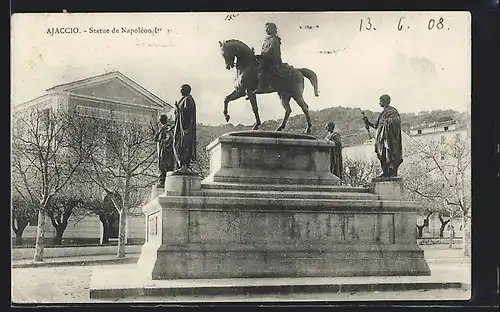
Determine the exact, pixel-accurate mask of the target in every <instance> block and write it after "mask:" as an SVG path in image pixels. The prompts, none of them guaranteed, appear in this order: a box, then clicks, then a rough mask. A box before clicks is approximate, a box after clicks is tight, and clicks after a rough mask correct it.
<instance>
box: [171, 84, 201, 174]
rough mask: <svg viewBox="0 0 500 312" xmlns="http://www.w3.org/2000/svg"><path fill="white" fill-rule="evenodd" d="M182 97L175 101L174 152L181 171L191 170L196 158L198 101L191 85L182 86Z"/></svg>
mask: <svg viewBox="0 0 500 312" xmlns="http://www.w3.org/2000/svg"><path fill="white" fill-rule="evenodd" d="M181 95H182V97H181V99H180V100H179V102H175V125H174V154H175V158H176V161H177V167H178V170H180V171H189V166H190V164H191V161H195V160H196V103H195V101H194V99H193V97H192V96H191V86H190V85H188V84H184V85H182V86H181Z"/></svg>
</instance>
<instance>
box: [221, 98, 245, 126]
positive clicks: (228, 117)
mask: <svg viewBox="0 0 500 312" xmlns="http://www.w3.org/2000/svg"><path fill="white" fill-rule="evenodd" d="M244 95H245V92H242V91H239V90H234V91H233V92H231V93H230V94H228V95H227V96H226V97H225V98H224V111H223V112H222V113H223V114H224V118H225V119H226V122H229V119H230V118H231V117H230V116H229V114H228V112H227V106H228V104H229V102H231V101H234V100H237V99H239V98H240V97H242V96H244Z"/></svg>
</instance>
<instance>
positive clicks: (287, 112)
mask: <svg viewBox="0 0 500 312" xmlns="http://www.w3.org/2000/svg"><path fill="white" fill-rule="evenodd" d="M280 98H281V105H282V106H283V108H284V109H285V116H283V121H282V122H281V125H280V126H279V127H278V128H276V131H281V130H283V129H285V126H286V122H287V121H288V117H290V114H291V113H292V108H291V107H290V99H291V96H289V95H286V94H280Z"/></svg>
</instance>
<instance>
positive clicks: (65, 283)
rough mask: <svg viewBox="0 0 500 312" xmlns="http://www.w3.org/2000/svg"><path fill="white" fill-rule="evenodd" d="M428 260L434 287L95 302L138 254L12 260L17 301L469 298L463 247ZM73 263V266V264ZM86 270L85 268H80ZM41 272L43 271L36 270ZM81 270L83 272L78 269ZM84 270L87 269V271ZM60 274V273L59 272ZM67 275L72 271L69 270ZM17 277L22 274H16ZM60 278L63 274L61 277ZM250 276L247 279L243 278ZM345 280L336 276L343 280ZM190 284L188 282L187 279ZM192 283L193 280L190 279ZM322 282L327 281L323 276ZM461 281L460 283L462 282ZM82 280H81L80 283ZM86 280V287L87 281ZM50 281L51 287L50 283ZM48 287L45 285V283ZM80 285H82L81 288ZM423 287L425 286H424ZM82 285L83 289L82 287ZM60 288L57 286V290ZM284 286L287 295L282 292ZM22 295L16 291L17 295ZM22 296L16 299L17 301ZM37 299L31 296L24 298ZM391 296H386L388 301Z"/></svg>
mask: <svg viewBox="0 0 500 312" xmlns="http://www.w3.org/2000/svg"><path fill="white" fill-rule="evenodd" d="M422 247H423V248H422V249H423V250H424V254H425V258H426V260H427V262H428V264H429V267H430V268H431V276H430V277H417V278H423V279H425V278H426V279H428V280H429V281H432V282H433V284H434V286H432V287H430V288H428V289H426V288H425V285H424V284H422V283H420V285H419V286H416V287H408V285H411V284H412V281H415V278H416V277H411V276H410V277H358V280H357V282H356V281H355V278H354V279H353V278H344V279H342V283H344V284H345V283H354V284H358V285H361V284H371V285H374V284H383V283H385V284H386V285H388V284H391V283H392V284H394V282H397V283H402V284H406V286H405V287H403V288H404V289H405V290H402V289H401V288H398V287H395V288H392V289H391V288H390V287H389V288H386V289H384V291H378V289H377V288H376V287H368V286H366V285H364V287H355V288H352V287H351V288H350V289H349V288H346V289H343V290H340V289H339V290H335V291H332V289H325V292H320V291H319V290H318V291H316V292H314V293H294V294H290V293H288V294H287V293H286V292H288V291H286V289H285V288H286V286H287V284H290V285H295V284H297V283H300V282H302V283H313V284H314V283H320V282H321V283H322V281H321V279H318V278H316V279H314V278H312V279H309V280H307V281H306V280H305V279H304V280H303V281H299V279H279V280H275V281H274V283H275V284H283V285H284V286H285V288H283V289H281V293H279V292H280V289H278V288H276V289H275V290H276V291H277V293H276V294H272V293H270V294H246V295H245V294H234V295H231V294H226V295H210V294H192V295H185V294H184V295H183V294H179V295H175V294H172V295H166V296H161V297H154V296H153V297H151V296H150V297H147V296H146V297H145V296H135V295H133V294H130V295H128V296H126V297H124V298H101V299H99V300H94V299H90V298H89V287H91V284H92V282H91V279H92V276H93V275H94V274H95V273H96V272H98V271H99V270H104V271H106V270H108V269H106V268H110V269H112V268H113V267H114V268H116V269H119V268H132V267H134V265H135V262H136V261H137V259H138V256H139V254H130V255H127V257H126V258H125V259H117V258H116V257H115V256H113V255H102V256H92V257H71V258H49V259H47V260H46V261H44V262H42V263H33V261H31V260H16V261H13V268H14V271H13V272H14V279H13V291H14V293H13V299H14V301H15V302H48V303H51V302H52V303H54V302H60V303H66V302H110V301H112V302H150V301H161V302H201V301H221V302H224V301H226V302H227V301H229V302H231V301H250V302H252V301H276V300H279V301H281V300H285V301H286V300H289V301H294V300H303V301H318V300H319V301H322V300H334V301H336V300H387V299H388V298H394V299H395V300H411V299H412V298H415V299H434V300H439V299H441V300H444V299H462V300H466V299H468V298H469V297H470V258H468V257H465V256H463V252H462V250H461V249H449V248H448V246H447V245H434V246H422ZM72 267H74V268H72ZM61 270H63V271H64V272H75V274H77V275H78V274H80V275H81V276H80V278H77V277H76V276H75V277H73V276H65V277H64V279H63V280H61V279H60V278H59V279H58V280H57V281H56V280H53V281H52V282H51V281H50V280H49V279H48V278H47V277H45V276H46V274H49V275H50V274H54V273H49V272H55V271H61ZM80 271H81V272H80ZM37 272H39V273H37ZM77 272H80V273H77ZM84 272H85V273H84ZM55 274H56V275H57V273H55ZM64 275H67V274H64ZM16 276H18V277H17V278H15V277H16ZM22 276H26V277H28V278H30V279H31V280H32V281H33V282H32V283H30V284H29V285H23V283H24V282H23V280H24V279H25V278H23V277H22ZM59 276H60V275H59ZM82 278H84V279H85V281H79V282H78V281H76V279H79V280H80V279H82ZM38 279H40V281H39V282H35V281H37V280H38ZM242 280H246V281H242ZM340 281H341V280H340V279H338V278H337V279H336V282H337V283H339V282H340ZM186 282H187V283H189V281H186ZM191 282H193V281H191ZM240 282H243V283H247V284H252V283H255V282H256V281H252V279H240ZM323 282H328V281H326V280H325V279H323ZM457 282H458V284H461V287H460V286H457ZM58 283H59V284H60V285H59V286H57V287H59V288H62V289H65V290H64V291H63V293H62V295H59V294H49V293H47V292H49V291H50V288H53V287H50V286H52V285H58ZM79 283H80V284H79ZM82 283H83V284H85V285H82ZM437 283H442V287H439V286H436V285H438V284H437ZM45 284H46V285H45ZM43 285H45V286H43ZM78 285H79V286H78ZM423 285H424V286H423ZM82 286H83V287H82ZM57 287H56V288H57ZM284 290H285V293H283V291H284ZM16 294H17V295H16ZM51 296H61V297H60V298H61V299H56V298H52V299H51V298H50V297H51ZM16 297H17V300H16ZM25 298H32V299H25ZM383 298H386V299H383Z"/></svg>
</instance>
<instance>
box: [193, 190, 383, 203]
mask: <svg viewBox="0 0 500 312" xmlns="http://www.w3.org/2000/svg"><path fill="white" fill-rule="evenodd" d="M200 195H201V196H207V197H239V198H291V199H355V200H379V199H381V198H380V196H378V195H375V194H371V193H359V192H345V191H344V192H328V191H324V190H319V191H317V190H316V191H277V190H274V191H259V190H225V189H202V192H201V194H200Z"/></svg>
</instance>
